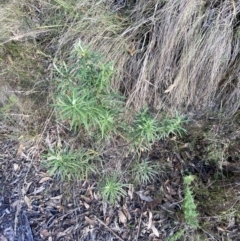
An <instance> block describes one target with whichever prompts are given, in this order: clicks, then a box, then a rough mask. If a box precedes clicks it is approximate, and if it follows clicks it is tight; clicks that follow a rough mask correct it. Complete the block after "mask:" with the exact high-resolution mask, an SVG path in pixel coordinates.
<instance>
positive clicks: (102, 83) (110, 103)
mask: <svg viewBox="0 0 240 241" xmlns="http://www.w3.org/2000/svg"><path fill="white" fill-rule="evenodd" d="M55 69H56V71H57V75H58V77H57V78H56V83H57V86H58V87H57V94H56V101H55V104H54V107H55V109H56V111H57V113H58V115H59V116H60V118H61V119H62V120H65V121H69V123H70V128H71V129H73V130H74V131H77V130H80V129H81V127H83V128H84V129H85V130H86V131H87V132H88V133H91V132H95V133H97V132H99V133H100V137H101V139H105V138H106V139H107V138H109V136H110V134H111V133H115V132H117V125H116V122H117V121H118V120H119V116H121V115H120V114H121V111H122V107H123V99H122V98H121V97H120V96H119V95H118V94H116V93H114V91H113V90H112V89H111V87H110V80H111V77H112V76H113V73H114V72H113V65H112V64H111V63H106V64H103V62H102V59H101V57H100V56H99V55H98V54H96V53H93V52H91V51H90V50H89V49H88V48H83V47H82V45H81V44H80V43H78V44H76V45H75V46H74V49H73V51H72V54H71V56H70V58H69V62H68V64H66V63H65V62H63V63H62V64H61V65H60V67H58V66H56V65H55ZM119 124H120V123H119Z"/></svg>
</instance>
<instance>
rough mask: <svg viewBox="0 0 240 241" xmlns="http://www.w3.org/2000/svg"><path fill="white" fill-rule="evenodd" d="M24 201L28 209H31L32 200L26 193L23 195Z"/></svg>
mask: <svg viewBox="0 0 240 241" xmlns="http://www.w3.org/2000/svg"><path fill="white" fill-rule="evenodd" d="M24 202H25V203H26V204H27V206H28V208H29V209H32V204H31V203H32V201H31V199H30V198H28V197H27V196H26V195H25V196H24Z"/></svg>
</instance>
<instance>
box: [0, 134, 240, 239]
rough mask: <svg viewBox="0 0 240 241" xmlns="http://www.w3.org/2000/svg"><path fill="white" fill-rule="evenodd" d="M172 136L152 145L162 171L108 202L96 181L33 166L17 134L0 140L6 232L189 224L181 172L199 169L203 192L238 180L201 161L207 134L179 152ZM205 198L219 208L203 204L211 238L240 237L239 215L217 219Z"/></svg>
mask: <svg viewBox="0 0 240 241" xmlns="http://www.w3.org/2000/svg"><path fill="white" fill-rule="evenodd" d="M188 138H191V136H189V137H188ZM49 140H50V139H49ZM174 141H175V140H170V141H169V142H167V143H166V142H159V143H156V144H155V145H154V148H153V151H152V152H151V153H149V156H150V158H151V160H152V161H156V160H158V161H159V162H160V164H161V165H162V170H163V171H162V172H161V173H160V174H159V175H158V177H157V178H156V180H155V182H154V183H151V185H141V186H133V185H132V184H130V185H129V186H128V188H127V193H128V196H127V197H125V198H122V200H121V201H120V202H118V204H117V205H115V206H109V205H108V204H106V203H103V202H102V200H101V199H100V198H99V195H98V193H97V189H96V182H94V181H92V180H88V181H85V182H82V181H76V182H74V183H63V182H61V181H59V180H58V179H53V178H52V177H49V176H47V175H46V170H45V169H44V168H43V167H42V166H41V165H40V164H39V160H37V159H36V160H33V165H32V168H30V170H29V164H30V163H29V162H30V161H29V160H30V159H31V154H29V153H28V147H27V146H24V155H16V150H19V146H20V145H21V144H19V143H18V142H17V141H15V140H12V139H9V140H6V139H5V140H1V153H2V154H1V156H0V162H1V163H0V164H1V169H0V177H1V179H0V181H1V192H0V223H1V225H0V240H3V241H5V240H7V241H11V240H12V241H15V240H19V241H20V240H22V241H23V240H24V241H31V240H34V241H42V240H79V241H90V240H99V241H101V240H104V241H105V240H124V241H126V240H129V241H130V240H139V241H144V240H155V241H157V240H167V238H170V237H171V236H172V235H174V233H176V232H177V231H178V230H181V229H182V228H184V227H185V226H184V225H185V221H184V217H183V215H182V209H181V204H182V201H183V198H184V197H183V186H182V181H181V180H182V175H183V173H186V174H187V173H191V174H192V175H196V176H197V183H198V191H199V192H200V191H201V192H203V189H206V188H208V189H209V190H210V191H211V189H214V188H213V184H212V183H215V182H219V186H222V187H224V185H228V187H229V188H228V193H229V195H231V194H232V195H233V194H234V193H237V192H239V185H238V183H237V182H235V181H233V182H232V181H231V182H230V181H226V180H225V179H222V180H221V179H220V180H217V181H214V180H213V178H212V173H213V171H215V172H216V171H217V168H216V167H214V166H211V165H208V164H207V163H206V162H203V161H201V157H203V154H202V152H201V148H205V147H204V145H205V144H206V143H204V141H202V142H199V144H198V145H200V147H199V149H197V148H196V149H195V150H194V153H193V152H192V151H191V150H190V148H189V146H190V144H189V140H186V141H185V140H181V142H182V143H180V146H181V147H182V148H180V149H179V150H178V152H176V151H175V152H174V153H173V152H172V150H173V149H174V145H175V144H174V143H173V142H174ZM184 141H185V142H184ZM205 142H206V141H205ZM186 143H187V145H186ZM48 145H49V143H48ZM231 153H232V152H231ZM231 153H230V152H229V155H230V154H231ZM231 158H232V159H231ZM231 158H228V160H227V161H228V164H227V165H230V164H229V163H230V162H232V163H237V162H236V161H235V162H233V159H234V158H235V157H234V155H233V154H231ZM196 160H198V161H196ZM234 160H235V159H234ZM228 174H229V175H230V174H231V175H232V178H233V180H235V179H234V177H235V176H234V175H236V176H237V175H238V174H237V169H235V174H233V173H232V172H231V170H230V171H229V173H228ZM213 192H215V190H213ZM201 195H202V196H201ZM204 195H205V196H204ZM209 195H212V194H211V193H210V194H209ZM205 197H206V194H204V193H203V194H197V195H196V198H198V200H200V201H201V198H205ZM207 205H209V206H208V207H209V208H213V205H214V203H209V204H205V203H204V202H202V203H201V204H200V205H199V211H200V212H201V214H202V220H200V221H201V222H202V223H204V220H205V219H206V218H208V219H211V220H212V227H211V230H214V228H216V229H217V230H218V233H217V234H214V235H212V234H211V233H210V231H211V230H210V231H209V230H205V235H206V236H207V237H208V238H209V240H214V238H215V240H218V239H219V240H220V238H221V237H229V239H230V240H238V237H239V234H240V230H239V226H238V225H239V224H238V220H237V218H236V217H235V216H234V215H233V216H232V217H231V219H229V220H228V219H223V221H217V220H216V218H215V217H214V216H213V213H207V212H205V213H204V210H206V206H207ZM225 205H226V206H228V207H231V208H239V202H238V200H236V199H235V200H234V202H230V200H228V201H226V203H225ZM219 208H220V207H219ZM221 208H222V207H221ZM222 210H223V209H222ZM236 210H237V209H236ZM221 212H223V211H221ZM233 212H234V210H233ZM204 214H205V216H204ZM208 233H210V234H208ZM213 237H214V238H213Z"/></svg>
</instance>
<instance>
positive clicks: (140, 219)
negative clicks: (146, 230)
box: [136, 213, 142, 241]
mask: <svg viewBox="0 0 240 241" xmlns="http://www.w3.org/2000/svg"><path fill="white" fill-rule="evenodd" d="M141 222H142V213H141V216H140V218H139V224H138V231H137V238H136V240H137V241H138V237H139V233H140V227H141Z"/></svg>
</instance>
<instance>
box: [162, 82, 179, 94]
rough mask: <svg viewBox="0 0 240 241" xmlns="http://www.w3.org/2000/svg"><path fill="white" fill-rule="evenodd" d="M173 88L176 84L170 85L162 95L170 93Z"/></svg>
mask: <svg viewBox="0 0 240 241" xmlns="http://www.w3.org/2000/svg"><path fill="white" fill-rule="evenodd" d="M175 86H176V84H172V85H170V86H169V87H168V88H167V89H166V90H165V91H164V93H170V92H171V91H172V90H173V88H174V87H175Z"/></svg>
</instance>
